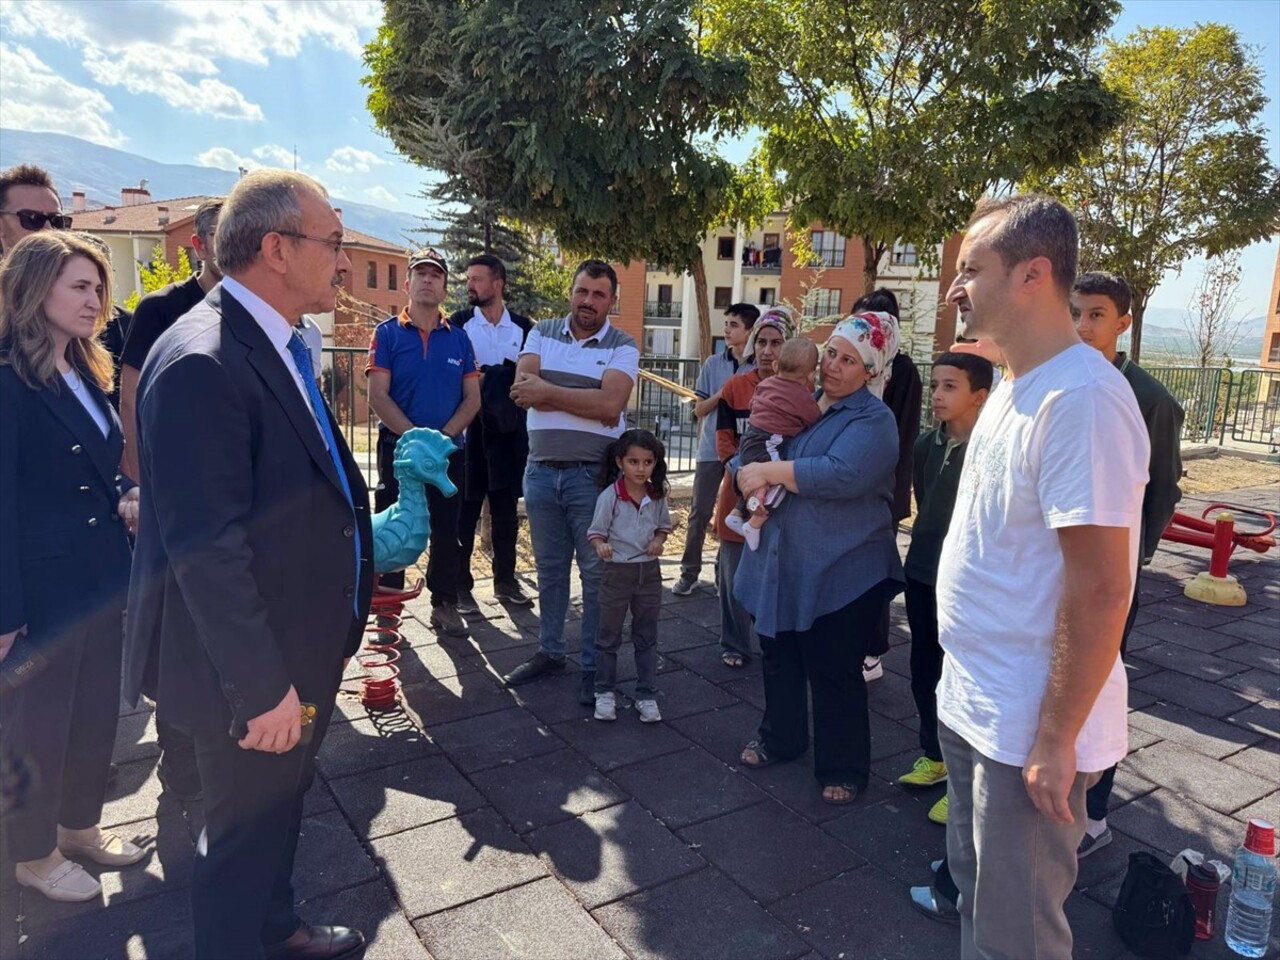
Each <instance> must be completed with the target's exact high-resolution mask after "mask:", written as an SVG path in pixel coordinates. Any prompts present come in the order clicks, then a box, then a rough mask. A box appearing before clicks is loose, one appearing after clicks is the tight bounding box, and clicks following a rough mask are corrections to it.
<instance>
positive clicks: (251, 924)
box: [191, 678, 336, 960]
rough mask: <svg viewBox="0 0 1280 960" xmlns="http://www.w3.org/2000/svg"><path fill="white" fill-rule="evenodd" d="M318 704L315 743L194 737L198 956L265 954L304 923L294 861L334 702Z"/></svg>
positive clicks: (205, 959) (237, 959)
mask: <svg viewBox="0 0 1280 960" xmlns="http://www.w3.org/2000/svg"><path fill="white" fill-rule="evenodd" d="M335 687H336V678H335ZM316 706H317V707H318V708H319V714H318V715H317V717H316V721H315V722H316V731H315V735H314V738H313V740H312V742H311V743H310V744H308V745H306V746H303V745H302V744H299V745H298V746H296V747H294V748H293V749H292V750H290V751H289V752H288V753H284V754H275V753H264V752H262V751H259V750H242V749H241V748H240V747H239V745H238V744H237V742H236V741H235V740H234V739H232V737H231V736H230V735H229V734H227V733H216V732H197V733H196V734H195V735H194V739H195V745H196V762H197V764H198V765H199V767H200V785H201V789H202V791H203V793H204V813H205V830H204V834H203V835H202V836H201V838H200V843H199V845H198V846H197V848H196V859H195V865H194V867H193V868H192V874H191V906H192V914H193V918H194V921H195V923H194V926H195V946H196V957H197V958H198V960H241V958H244V960H252V958H260V957H262V956H263V955H264V952H265V951H264V947H268V946H271V945H272V944H275V943H279V942H280V941H282V940H287V939H288V938H289V937H290V936H292V935H293V933H294V931H296V930H297V929H298V927H299V925H300V924H301V922H302V921H301V920H300V919H299V918H298V915H297V913H295V912H294V908H293V907H294V897H293V859H294V854H295V853H296V852H297V849H298V832H299V829H300V827H301V824H302V797H303V794H305V793H306V791H307V788H308V787H310V786H311V781H312V778H313V777H314V776H315V756H316V751H317V750H318V749H319V747H320V741H321V740H322V739H323V738H324V732H325V729H326V728H327V727H328V723H329V717H330V715H331V714H332V711H333V702H332V701H330V702H329V704H328V705H324V704H317V705H316Z"/></svg>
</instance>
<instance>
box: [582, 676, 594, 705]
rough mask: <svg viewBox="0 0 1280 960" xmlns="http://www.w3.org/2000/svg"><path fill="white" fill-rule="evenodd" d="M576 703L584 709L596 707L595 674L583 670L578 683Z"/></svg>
mask: <svg viewBox="0 0 1280 960" xmlns="http://www.w3.org/2000/svg"><path fill="white" fill-rule="evenodd" d="M578 702H579V703H580V704H582V705H583V706H584V707H594V706H595V705H596V672H595V671H594V670H583V671H582V679H581V680H579V681H578Z"/></svg>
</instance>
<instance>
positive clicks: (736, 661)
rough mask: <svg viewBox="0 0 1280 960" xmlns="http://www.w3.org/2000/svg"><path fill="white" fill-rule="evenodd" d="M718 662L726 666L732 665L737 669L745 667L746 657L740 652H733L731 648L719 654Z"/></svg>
mask: <svg viewBox="0 0 1280 960" xmlns="http://www.w3.org/2000/svg"><path fill="white" fill-rule="evenodd" d="M720 662H721V663H723V664H724V665H725V666H726V667H733V668H734V669H735V670H737V669H738V668H740V667H745V666H746V665H747V658H746V657H744V656H743V655H742V654H740V653H734V652H733V651H731V650H726V651H725V652H724V653H722V654H720Z"/></svg>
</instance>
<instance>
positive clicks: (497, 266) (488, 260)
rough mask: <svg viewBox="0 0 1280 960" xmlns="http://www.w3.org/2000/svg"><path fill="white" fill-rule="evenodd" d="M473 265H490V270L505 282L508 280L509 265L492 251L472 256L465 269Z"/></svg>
mask: <svg viewBox="0 0 1280 960" xmlns="http://www.w3.org/2000/svg"><path fill="white" fill-rule="evenodd" d="M472 267H488V268H489V272H490V273H491V274H493V275H494V277H496V278H497V279H499V280H501V281H502V282H503V283H506V282H507V265H506V264H505V263H503V262H502V260H501V259H499V258H498V257H495V256H494V255H493V254H492V253H482V254H480V255H479V256H475V257H472V258H471V259H470V260H468V261H467V265H466V267H464V268H463V270H464V271H466V270H470V269H471V268H472Z"/></svg>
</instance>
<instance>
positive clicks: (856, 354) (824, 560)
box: [733, 312, 903, 803]
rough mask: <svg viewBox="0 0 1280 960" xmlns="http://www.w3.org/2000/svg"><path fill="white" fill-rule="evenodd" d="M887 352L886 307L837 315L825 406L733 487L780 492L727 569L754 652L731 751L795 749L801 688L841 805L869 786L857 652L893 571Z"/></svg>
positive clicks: (749, 758)
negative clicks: (739, 745) (754, 705)
mask: <svg viewBox="0 0 1280 960" xmlns="http://www.w3.org/2000/svg"><path fill="white" fill-rule="evenodd" d="M897 352H898V332H897V322H896V321H895V320H894V319H893V317H891V316H889V315H888V314H887V313H872V312H868V313H858V314H854V315H853V316H851V317H849V318H848V319H846V320H844V321H843V322H842V323H840V324H838V325H837V326H836V328H835V330H833V331H832V333H831V338H830V339H829V340H828V341H827V344H826V346H825V347H824V348H823V351H822V359H821V363H820V375H821V384H822V393H821V395H820V396H819V398H818V408H819V409H820V410H821V411H822V417H821V418H820V419H819V420H818V421H817V422H816V423H815V424H814V425H813V426H811V427H809V429H807V430H805V431H804V432H803V433H800V434H798V435H797V436H795V437H793V438H792V439H791V440H789V441H788V442H787V444H786V446H785V447H784V450H783V452H784V455H785V457H786V459H785V460H774V461H772V462H769V463H753V464H747V465H745V466H744V467H742V469H741V470H740V471H739V472H738V483H739V486H740V487H742V488H743V489H755V488H757V487H759V486H762V485H765V484H782V485H783V486H785V487H786V488H787V489H788V490H789V491H790V495H788V496H787V497H786V498H785V499H784V500H783V501H782V503H781V504H780V505H779V506H778V507H777V509H775V510H774V511H773V515H772V516H771V517H770V518H769V522H768V523H766V524H765V525H764V526H763V527H761V528H760V530H761V538H760V546H759V548H758V549H756V550H754V551H748V552H746V553H744V554H743V556H742V562H741V563H740V564H739V565H738V572H737V575H736V576H735V579H734V590H733V593H734V596H735V597H736V598H737V599H738V601H739V602H740V603H741V604H742V606H743V607H744V608H745V609H746V610H747V611H749V612H750V613H751V615H752V617H753V618H754V620H755V627H756V634H757V635H758V636H759V637H760V649H761V651H762V653H763V655H764V656H763V671H764V692H765V710H764V718H763V719H762V720H761V723H760V729H759V734H758V737H757V739H755V740H753V741H751V742H750V743H749V744H747V746H746V747H745V748H744V749H743V751H742V762H743V764H744V765H746V766H748V767H763V766H766V765H768V764H771V763H775V762H777V761H781V760H791V759H794V758H796V757H798V756H799V755H800V754H802V753H803V752H804V751H805V750H806V749H807V748H808V746H809V716H808V714H809V710H808V705H809V699H810V696H811V697H812V700H813V761H814V773H815V775H816V777H817V779H818V782H819V783H820V784H822V799H823V800H825V801H826V802H827V803H849V802H851V801H852V800H853V799H854V798H855V797H856V796H857V795H858V792H859V791H861V790H864V789H866V786H867V781H868V778H869V776H870V773H871V729H870V722H869V719H868V714H867V688H866V682H865V680H864V679H863V673H862V661H863V658H864V657H865V656H866V654H867V650H868V647H869V645H870V644H871V642H872V641H873V640H874V639H875V637H876V635H877V626H878V624H879V623H880V621H881V619H882V618H883V617H884V616H885V608H886V607H887V606H888V604H889V601H890V600H891V599H892V598H893V596H894V595H895V594H896V593H898V592H899V591H900V590H901V589H902V583H903V577H902V564H901V562H900V561H899V559H898V548H897V543H896V540H895V529H894V528H895V524H894V521H893V512H892V508H893V482H894V468H895V465H896V464H897V461H898V428H897V424H896V422H895V421H894V418H893V414H892V413H891V412H890V411H889V408H888V407H886V406H885V405H884V403H883V402H882V401H881V399H880V397H881V394H882V392H883V390H884V384H885V381H886V380H887V379H888V375H887V371H888V369H889V364H890V363H891V362H892V360H893V357H894V355H895V354H896V353H897Z"/></svg>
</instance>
